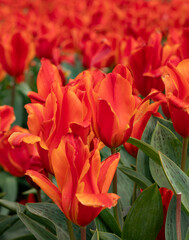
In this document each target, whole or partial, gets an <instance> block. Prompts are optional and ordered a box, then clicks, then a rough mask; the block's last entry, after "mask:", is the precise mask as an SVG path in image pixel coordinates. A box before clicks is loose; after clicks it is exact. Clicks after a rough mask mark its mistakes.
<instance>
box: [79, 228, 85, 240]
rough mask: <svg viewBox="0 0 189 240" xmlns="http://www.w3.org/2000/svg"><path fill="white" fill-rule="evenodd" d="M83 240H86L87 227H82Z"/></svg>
mask: <svg viewBox="0 0 189 240" xmlns="http://www.w3.org/2000/svg"><path fill="white" fill-rule="evenodd" d="M80 231H81V240H86V227H80Z"/></svg>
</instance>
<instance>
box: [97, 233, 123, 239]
mask: <svg viewBox="0 0 189 240" xmlns="http://www.w3.org/2000/svg"><path fill="white" fill-rule="evenodd" d="M98 233H99V238H100V240H121V238H120V237H118V236H117V235H115V234H113V233H108V232H101V231H99V232H98Z"/></svg>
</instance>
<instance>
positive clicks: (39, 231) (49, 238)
mask: <svg viewBox="0 0 189 240" xmlns="http://www.w3.org/2000/svg"><path fill="white" fill-rule="evenodd" d="M18 216H19V218H20V219H21V220H22V222H23V223H24V224H25V225H26V227H27V228H28V230H29V231H30V232H31V233H32V234H33V235H34V236H35V237H36V239H37V240H44V239H45V240H57V237H56V236H55V235H54V234H52V233H51V232H50V231H48V230H47V229H46V228H45V227H44V226H43V225H41V224H39V223H37V222H36V221H34V220H32V219H31V218H29V217H28V216H26V215H25V214H24V213H21V212H20V213H18Z"/></svg>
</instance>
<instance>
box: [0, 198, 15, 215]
mask: <svg viewBox="0 0 189 240" xmlns="http://www.w3.org/2000/svg"><path fill="white" fill-rule="evenodd" d="M17 204H18V203H16V202H11V201H8V200H5V199H0V206H2V207H4V208H6V209H9V210H10V211H12V212H16V209H17Z"/></svg>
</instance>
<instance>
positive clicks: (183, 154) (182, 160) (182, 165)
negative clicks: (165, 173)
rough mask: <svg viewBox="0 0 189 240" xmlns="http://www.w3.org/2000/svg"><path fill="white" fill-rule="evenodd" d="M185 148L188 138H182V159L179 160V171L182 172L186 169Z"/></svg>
mask: <svg viewBox="0 0 189 240" xmlns="http://www.w3.org/2000/svg"><path fill="white" fill-rule="evenodd" d="M187 147H188V138H184V139H183V144H182V158H181V169H182V170H183V171H184V172H185V168H186V158H187Z"/></svg>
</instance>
